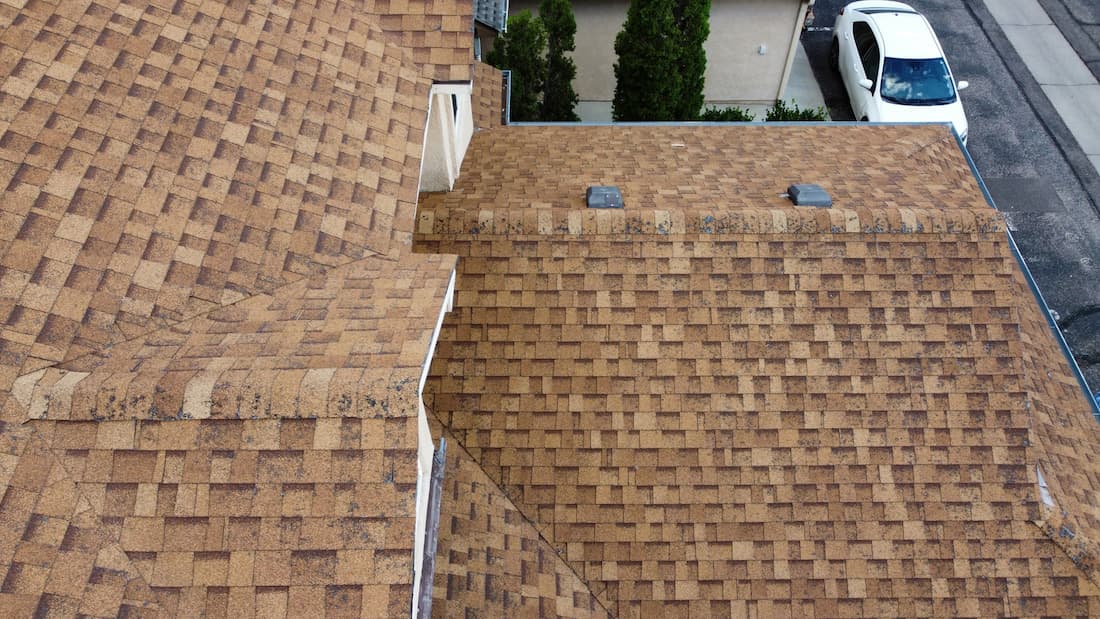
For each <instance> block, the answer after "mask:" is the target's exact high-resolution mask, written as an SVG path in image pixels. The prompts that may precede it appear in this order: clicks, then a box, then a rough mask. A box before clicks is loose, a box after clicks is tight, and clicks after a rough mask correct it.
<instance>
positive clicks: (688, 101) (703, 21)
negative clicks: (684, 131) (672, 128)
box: [672, 0, 710, 120]
mask: <svg viewBox="0 0 1100 619" xmlns="http://www.w3.org/2000/svg"><path fill="white" fill-rule="evenodd" d="M673 15H674V16H675V18H676V29H677V30H679V31H680V63H679V71H680V76H681V77H682V79H683V85H682V86H681V90H680V99H679V101H678V103H677V105H676V107H675V109H674V110H673V117H672V120H694V119H696V118H698V117H699V110H700V109H701V108H702V107H703V85H704V82H705V79H706V76H705V73H706V70H707V53H706V50H704V49H703V44H704V43H706V41H707V37H708V36H709V35H710V0H677V1H676V7H675V8H674V9H673Z"/></svg>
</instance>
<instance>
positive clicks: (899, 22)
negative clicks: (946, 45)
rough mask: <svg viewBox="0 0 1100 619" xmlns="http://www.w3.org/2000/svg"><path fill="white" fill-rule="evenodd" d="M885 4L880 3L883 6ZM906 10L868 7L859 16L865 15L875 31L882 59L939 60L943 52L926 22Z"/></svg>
mask: <svg viewBox="0 0 1100 619" xmlns="http://www.w3.org/2000/svg"><path fill="white" fill-rule="evenodd" d="M886 4H887V3H883V5H886ZM902 6H904V5H902ZM906 9H908V7H906ZM906 9H901V8H896V7H893V6H889V7H888V6H867V7H861V8H860V9H859V12H860V13H863V14H864V15H866V16H867V18H868V19H870V20H871V21H872V22H874V24H875V26H876V27H877V28H878V32H879V39H880V40H881V42H882V47H883V50H882V53H883V55H884V56H887V57H889V58H939V57H942V56H943V51H942V50H941V49H940V44H939V42H938V41H937V40H936V35H935V33H934V32H932V26H931V25H930V24H929V23H928V20H927V19H925V18H924V16H923V15H921V14H920V13H918V12H916V11H914V10H912V9H908V10H906Z"/></svg>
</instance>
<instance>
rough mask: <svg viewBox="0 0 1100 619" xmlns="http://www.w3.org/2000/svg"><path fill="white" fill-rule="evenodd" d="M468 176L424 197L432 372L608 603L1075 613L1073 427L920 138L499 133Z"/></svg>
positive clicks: (990, 225)
mask: <svg viewBox="0 0 1100 619" xmlns="http://www.w3.org/2000/svg"><path fill="white" fill-rule="evenodd" d="M851 142H858V143H860V144H864V145H865V146H866V147H865V148H864V149H860V150H853V149H851V148H842V147H839V146H838V144H842V143H851ZM765 143H767V146H765ZM672 144H680V145H681V146H675V147H672V146H671V145H672ZM670 153H672V154H670ZM905 153H909V154H910V155H911V156H909V157H906V156H904V154H905ZM822 154H824V156H822ZM501 162H514V163H510V164H508V165H502V164H501ZM464 166H465V167H464V174H463V176H462V177H460V180H459V182H458V183H457V184H456V187H455V191H453V192H451V193H448V194H431V195H422V196H421V206H420V209H419V214H418V224H417V225H418V228H417V233H418V234H417V245H418V250H419V251H425V252H427V253H434V252H446V253H456V254H458V255H459V256H460V259H459V277H458V282H457V284H456V290H457V293H456V299H455V310H454V312H453V313H452V314H450V315H448V317H447V319H446V322H445V326H444V331H443V333H442V334H441V336H440V343H439V346H438V349H437V351H436V356H435V363H434V365H433V371H432V376H433V380H432V382H431V383H430V385H429V388H428V389H427V390H426V392H427V393H430V396H431V401H432V407H433V409H434V410H435V412H436V414H437V415H438V416H439V418H440V419H441V421H442V423H443V425H444V427H446V428H447V429H448V430H449V431H450V432H452V433H453V434H454V435H455V436H456V438H457V440H458V441H459V442H460V443H461V444H462V445H463V446H464V447H465V448H466V449H467V450H468V451H469V453H470V454H471V456H472V457H473V458H474V459H475V460H476V461H477V462H478V463H479V464H480V465H481V466H482V468H483V469H484V470H485V472H486V473H487V474H488V475H489V477H490V478H491V479H492V480H493V481H494V482H496V483H498V484H500V486H501V487H502V488H503V489H504V492H505V493H506V494H507V495H508V496H509V497H511V498H512V500H513V501H514V503H515V505H516V507H517V508H518V509H519V511H520V512H522V513H523V515H524V517H526V518H528V519H529V520H531V521H532V523H533V524H534V525H535V526H536V527H537V528H538V529H539V531H540V532H541V533H542V534H543V535H544V536H545V537H546V539H547V540H548V542H549V543H550V544H551V545H552V546H554V547H557V548H561V549H562V552H563V556H564V557H565V559H566V560H567V561H568V562H569V564H570V566H571V567H572V568H573V569H575V570H576V571H577V573H578V574H580V575H581V576H582V578H584V579H585V581H586V582H587V583H588V585H589V587H590V588H591V590H592V592H593V593H594V594H595V595H596V596H597V597H598V598H599V600H600V602H601V604H603V605H604V606H606V607H607V608H609V609H610V610H611V611H612V613H613V614H615V615H617V616H623V617H628V616H650V615H675V616H708V615H717V616H726V615H731V614H732V615H745V614H749V615H751V614H754V613H755V614H759V615H762V616H815V617H816V616H876V617H879V616H930V615H936V616H982V617H984V616H995V615H1017V614H1021V615H1055V616H1068V615H1073V616H1091V615H1095V614H1097V613H1098V612H1100V607H1098V605H1100V597H1098V594H1100V590H1098V589H1097V587H1096V585H1095V584H1094V582H1092V580H1091V579H1092V578H1095V574H1094V572H1093V567H1092V566H1093V562H1094V559H1093V558H1092V557H1093V556H1095V555H1094V554H1090V552H1091V545H1090V543H1089V540H1090V539H1095V537H1094V536H1093V534H1092V529H1090V528H1089V526H1090V525H1089V523H1090V522H1092V521H1093V520H1094V519H1095V518H1096V516H1097V513H1098V512H1097V509H1096V507H1095V506H1093V505H1091V504H1090V503H1089V501H1090V499H1089V498H1088V497H1091V496H1092V494H1093V492H1094V490H1092V489H1093V488H1096V487H1097V486H1096V485H1095V483H1094V480H1093V477H1092V471H1094V470H1095V467H1094V465H1092V464H1091V461H1090V460H1089V458H1090V456H1089V455H1088V454H1091V453H1095V452H1096V447H1097V446H1098V445H1100V441H1098V440H1097V439H1096V437H1097V436H1098V435H1097V433H1096V430H1095V427H1094V424H1095V422H1094V421H1093V419H1092V417H1091V412H1090V408H1089V405H1088V402H1087V400H1085V398H1084V397H1083V393H1082V392H1081V391H1080V389H1079V388H1078V387H1077V385H1076V383H1075V382H1074V379H1073V377H1072V374H1071V373H1070V370H1069V367H1068V365H1067V362H1066V360H1065V357H1064V356H1062V355H1061V354H1060V351H1059V350H1058V348H1057V345H1056V344H1055V343H1054V342H1053V340H1052V337H1051V333H1050V331H1049V329H1048V327H1047V326H1046V324H1045V321H1044V319H1043V317H1042V314H1041V311H1040V310H1039V308H1038V306H1037V304H1036V302H1035V300H1034V297H1033V296H1032V295H1031V294H1030V291H1029V290H1028V289H1027V287H1026V284H1025V282H1024V279H1023V277H1022V275H1021V274H1020V267H1019V265H1018V264H1017V262H1016V259H1015V258H1014V256H1013V254H1012V252H1011V248H1010V244H1009V240H1008V238H1007V237H1006V236H1005V232H1004V224H1003V222H1002V221H1001V219H1000V217H999V215H998V214H997V213H996V212H994V211H992V209H990V208H989V207H988V206H987V205H986V204H985V202H984V200H983V198H982V195H981V193H980V191H979V190H978V186H977V183H976V181H975V180H974V179H973V177H971V176H970V173H969V170H968V168H967V166H966V161H965V159H964V158H963V157H962V155H961V153H960V152H959V151H958V149H957V147H955V146H954V144H953V140H951V138H950V135H949V133H948V132H947V131H946V130H945V129H943V128H940V127H905V128H897V127H891V128H876V127H860V128H858V129H854V130H852V129H848V128H836V127H816V128H815V127H804V128H782V129H773V128H767V129H765V128H762V127H730V128H717V127H703V128H682V127H660V128H654V127H631V128H622V127H609V128H592V127H588V128H584V129H578V128H557V127H554V128H550V127H524V128H505V129H501V130H495V131H491V132H486V133H482V134H479V135H477V136H475V138H474V141H473V143H472V144H471V147H470V151H469V153H468V154H467V159H466V161H465V164H464ZM746 169H747V170H748V171H747V172H746V171H745V170H746ZM754 169H755V170H756V172H758V173H752V172H753V170H754ZM765 170H769V172H768V173H767V174H763V173H762V172H763V171H765ZM635 171H636V172H635ZM723 171H724V172H723ZM842 172H846V173H845V174H842ZM795 180H798V181H813V182H819V183H821V184H822V185H824V186H825V187H826V188H827V189H829V191H830V192H831V193H832V194H833V197H834V201H835V205H834V207H833V208H832V209H828V210H826V209H814V208H799V207H794V206H791V205H790V204H789V203H788V202H786V200H785V199H784V198H781V197H780V196H779V194H780V193H782V192H783V191H784V190H785V188H786V183H788V182H793V181H795ZM588 184H617V185H619V186H620V187H622V189H623V195H624V202H625V204H626V206H625V208H624V209H623V210H622V211H618V212H609V211H590V210H586V209H584V208H583V206H582V200H583V195H584V192H583V190H584V187H585V186H586V185H588ZM1081 430H1084V431H1081ZM1036 465H1038V466H1039V468H1041V469H1042V470H1043V471H1044V476H1045V478H1046V480H1047V482H1048V485H1049V487H1050V492H1051V494H1052V495H1053V498H1054V501H1055V502H1056V503H1057V504H1058V505H1059V506H1061V507H1062V508H1063V509H1067V510H1068V516H1067V517H1068V518H1069V521H1070V523H1071V525H1072V526H1071V527H1070V529H1067V530H1066V531H1062V530H1061V529H1060V528H1059V527H1060V523H1061V518H1060V517H1055V516H1053V515H1052V512H1054V513H1056V512H1057V508H1055V509H1051V508H1049V507H1046V506H1044V505H1043V500H1042V498H1041V494H1040V490H1039V483H1038V474H1037V472H1036V471H1037V468H1036ZM1048 469H1050V470H1048ZM1054 523H1058V524H1054ZM1052 538H1053V539H1052Z"/></svg>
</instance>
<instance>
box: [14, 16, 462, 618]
mask: <svg viewBox="0 0 1100 619" xmlns="http://www.w3.org/2000/svg"><path fill="white" fill-rule="evenodd" d="M421 8H422V7H421ZM421 8H418V7H416V6H410V7H406V9H407V11H409V12H411V13H420V12H422V11H421ZM437 8H438V9H439V10H440V11H443V12H446V13H447V14H448V15H450V16H451V17H449V18H448V19H447V20H446V25H447V26H448V30H447V32H451V33H457V32H459V31H460V30H461V28H459V25H458V23H459V22H461V21H462V19H461V12H462V10H463V9H462V7H461V6H457V5H455V6H452V5H447V6H439V7H437ZM379 10H383V9H379ZM385 10H388V9H385ZM372 11H374V9H373V8H372V7H371V6H367V5H364V4H363V3H357V2H331V1H324V2H319V3H313V4H303V3H296V2H273V3H259V4H250V3H229V4H225V3H220V2H167V3H165V2H153V3H138V4H133V3H125V2H122V3H120V2H113V1H110V0H107V1H103V0H95V1H93V2H85V3H81V4H79V6H78V5H72V4H68V3H65V4H61V5H53V4H49V3H30V4H27V5H26V6H20V7H15V6H11V5H4V6H3V7H0V22H3V28H0V31H2V34H0V59H2V60H0V186H3V187H5V199H4V201H3V204H2V211H0V213H2V215H0V319H2V321H3V322H2V324H0V420H2V431H0V445H2V446H3V447H2V450H0V583H2V586H0V608H4V609H5V612H6V613H12V614H14V615H16V616H31V615H35V614H36V613H37V615H38V616H53V615H54V614H65V615H71V614H75V613H77V612H79V613H83V614H87V615H91V616H119V615H121V614H127V615H128V616H129V615H144V614H149V615H167V616H198V615H207V616H226V615H239V616H253V615H257V616H264V617H275V616H322V615H324V616H333V617H335V616H355V617H359V616H363V615H373V614H376V613H384V614H387V615H400V614H407V613H408V609H409V607H410V604H411V600H412V591H411V588H412V563H413V544H414V537H415V536H414V531H413V529H414V527H413V523H414V519H415V510H414V502H415V496H416V474H417V464H416V453H417V447H418V434H417V412H418V407H419V400H418V395H417V389H418V386H419V382H420V376H421V371H422V366H423V363H424V362H425V360H426V359H427V357H428V354H429V352H430V346H431V335H432V332H433V330H434V328H435V326H436V322H437V320H438V317H439V314H440V312H441V310H442V307H443V302H444V297H445V293H446V291H447V289H448V285H449V284H450V281H451V274H452V272H453V267H454V258H453V257H449V256H415V255H412V253H411V240H412V228H413V221H414V212H415V204H416V191H417V187H418V183H419V169H420V157H421V154H422V153H421V150H422V148H423V141H424V122H425V117H426V111H427V104H428V92H429V88H430V80H429V78H428V77H427V76H428V75H437V76H438V75H449V74H451V73H452V64H451V63H452V61H453V62H454V63H455V64H454V65H453V67H454V70H453V73H454V74H456V75H462V74H464V73H468V72H469V70H470V68H469V65H470V61H469V60H468V59H464V58H460V57H459V56H461V54H457V55H453V56H452V55H449V54H453V53H454V50H459V51H461V48H463V47H464V48H465V49H466V51H467V52H468V51H469V47H470V45H471V44H470V42H469V41H468V40H465V39H462V38H461V37H458V35H457V34H456V35H454V36H451V38H450V39H448V45H451V47H450V48H448V49H449V50H451V51H450V52H448V53H442V52H440V53H436V51H435V47H434V46H435V45H436V43H439V44H440V45H442V44H443V41H442V39H439V41H436V38H439V37H436V38H433V36H434V35H431V34H430V32H431V31H433V30H439V29H438V28H437V27H436V26H438V25H439V24H437V23H435V22H434V21H432V20H431V19H423V16H421V19H420V20H419V21H417V19H411V18H410V19H411V21H408V23H405V22H403V23H402V24H401V30H400V31H399V32H391V33H386V32H384V31H383V30H381V29H380V28H379V22H380V21H381V17H380V16H379V15H378V14H377V13H376V12H372ZM466 12H467V14H469V11H466ZM468 19H470V20H472V17H470V16H469V15H468ZM436 21H438V20H436ZM413 22H416V23H415V24H414V23H413ZM421 22H422V23H421ZM417 24H419V26H422V29H421V30H420V31H418V32H419V34H418V33H417V32H414V30H413V28H414V26H417ZM440 36H442V35H440ZM448 36H450V35H448ZM408 37H412V38H414V39H416V40H417V41H418V43H417V45H418V47H417V49H415V50H411V51H410V50H405V49H402V48H401V47H399V46H397V45H395V43H394V39H402V38H408ZM417 37H419V38H417ZM468 38H469V35H468V34H467V36H466V39H468ZM420 39H423V40H420ZM423 51H428V52H431V54H430V56H431V57H430V58H422V59H419V60H418V59H414V58H413V55H415V54H419V53H420V52H423ZM411 54H413V55H411Z"/></svg>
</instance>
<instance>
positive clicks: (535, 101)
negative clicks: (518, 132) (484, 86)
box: [485, 11, 546, 121]
mask: <svg viewBox="0 0 1100 619" xmlns="http://www.w3.org/2000/svg"><path fill="white" fill-rule="evenodd" d="M545 50H546V29H545V27H543V25H542V20H541V19H538V18H536V17H534V16H532V15H531V11H521V12H519V13H517V14H515V15H512V16H511V17H509V18H508V31H507V32H502V33H501V34H500V36H498V37H497V39H496V41H495V42H494V43H493V49H492V51H490V52H489V53H488V54H487V55H486V57H485V61H486V62H488V63H489V64H491V65H493V66H494V67H496V68H498V69H502V70H509V71H511V72H512V99H511V120H514V121H535V120H538V119H539V111H540V109H541V107H542V91H543V87H544V84H545V83H546V56H545Z"/></svg>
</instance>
